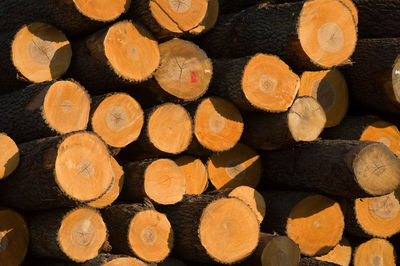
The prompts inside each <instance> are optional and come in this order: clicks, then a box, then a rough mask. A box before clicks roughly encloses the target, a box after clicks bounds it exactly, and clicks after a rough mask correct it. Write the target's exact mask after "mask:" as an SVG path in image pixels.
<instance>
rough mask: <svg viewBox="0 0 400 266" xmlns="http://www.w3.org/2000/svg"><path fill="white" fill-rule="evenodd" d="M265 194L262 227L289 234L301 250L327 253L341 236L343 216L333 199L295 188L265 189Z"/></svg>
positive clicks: (305, 253)
mask: <svg viewBox="0 0 400 266" xmlns="http://www.w3.org/2000/svg"><path fill="white" fill-rule="evenodd" d="M262 195H263V196H264V199H265V203H266V206H267V210H266V213H267V215H266V216H265V218H264V221H263V223H262V228H263V229H264V230H266V231H268V230H271V229H272V230H273V231H276V232H278V233H279V234H286V235H287V236H288V237H289V238H290V239H292V240H293V241H294V242H296V244H298V245H299V247H300V250H301V253H302V254H304V255H307V256H315V255H322V254H326V253H327V252H328V251H329V250H330V249H332V248H333V247H334V246H336V245H337V244H338V243H339V241H340V239H342V234H343V229H344V217H343V213H342V211H341V209H340V205H339V203H337V202H335V201H334V200H332V199H330V198H327V197H325V196H322V195H315V194H308V193H304V192H294V191H293V192H288V191H265V192H262Z"/></svg>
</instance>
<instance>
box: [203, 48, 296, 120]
mask: <svg viewBox="0 0 400 266" xmlns="http://www.w3.org/2000/svg"><path fill="white" fill-rule="evenodd" d="M213 63H214V75H213V79H212V81H211V84H210V93H212V94H216V95H219V96H221V97H223V98H227V99H229V100H231V101H232V102H233V103H235V104H236V105H237V106H238V107H239V108H241V109H244V110H248V111H257V110H258V111H260V110H263V111H270V112H284V111H286V110H287V109H288V108H289V107H290V106H291V105H292V103H293V101H294V98H295V97H296V94H297V90H298V89H299V85H300V79H299V77H298V76H297V75H296V74H295V73H293V72H292V70H291V69H290V68H289V66H288V65H287V64H286V63H285V62H283V61H282V60H280V59H279V58H278V57H277V56H273V55H267V54H257V55H255V56H248V57H242V58H236V59H217V60H214V61H213Z"/></svg>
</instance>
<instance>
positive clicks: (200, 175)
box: [175, 155, 208, 194]
mask: <svg viewBox="0 0 400 266" xmlns="http://www.w3.org/2000/svg"><path fill="white" fill-rule="evenodd" d="M175 163H176V164H177V165H178V166H179V168H180V169H181V171H182V172H183V174H184V175H185V180H186V194H201V193H203V192H204V190H206V188H207V184H208V173H207V169H206V166H205V165H204V164H203V162H202V161H201V160H200V159H198V158H195V157H193V156H188V155H183V156H180V157H178V158H176V159H175Z"/></svg>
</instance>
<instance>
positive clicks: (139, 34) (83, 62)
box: [68, 21, 160, 95]
mask: <svg viewBox="0 0 400 266" xmlns="http://www.w3.org/2000/svg"><path fill="white" fill-rule="evenodd" d="M72 48H73V53H74V57H73V58H72V61H71V67H70V69H69V71H68V75H69V76H71V77H74V78H76V79H77V80H78V81H80V82H81V83H82V84H84V85H85V87H86V88H87V89H88V90H89V92H90V93H91V94H96V95H98V94H104V93H107V92H109V91H110V90H112V89H114V90H115V89H123V88H128V89H131V88H132V85H133V84H134V83H135V82H140V81H144V80H146V79H148V78H150V77H151V75H152V74H153V72H154V70H155V69H156V68H157V67H158V65H159V63H160V51H159V48H158V44H157V41H156V40H155V39H154V38H153V36H152V35H151V34H150V33H149V32H148V31H147V30H145V29H144V28H143V27H142V26H140V25H139V24H136V23H132V22H131V21H120V22H117V23H115V24H113V25H112V26H110V27H108V28H105V29H102V30H100V31H98V32H96V33H93V34H92V35H91V36H89V37H87V38H85V39H80V40H76V41H75V42H74V43H73V45H72Z"/></svg>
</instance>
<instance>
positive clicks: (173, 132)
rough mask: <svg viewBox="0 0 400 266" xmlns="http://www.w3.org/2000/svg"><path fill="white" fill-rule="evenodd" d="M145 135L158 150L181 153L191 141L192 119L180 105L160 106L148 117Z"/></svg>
mask: <svg viewBox="0 0 400 266" xmlns="http://www.w3.org/2000/svg"><path fill="white" fill-rule="evenodd" d="M147 134H148V137H149V139H150V142H151V143H152V144H153V145H154V146H155V147H156V148H157V149H158V150H160V151H163V152H166V153H171V154H178V153H181V152H183V151H185V150H186V149H187V147H188V146H189V144H190V142H191V140H192V135H193V127H192V118H191V117H190V115H189V113H188V111H186V109H185V108H183V107H182V106H181V105H178V104H172V103H166V104H163V105H160V106H158V107H157V108H156V110H155V111H154V112H153V113H152V114H151V115H150V118H149V121H148V125H147Z"/></svg>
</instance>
